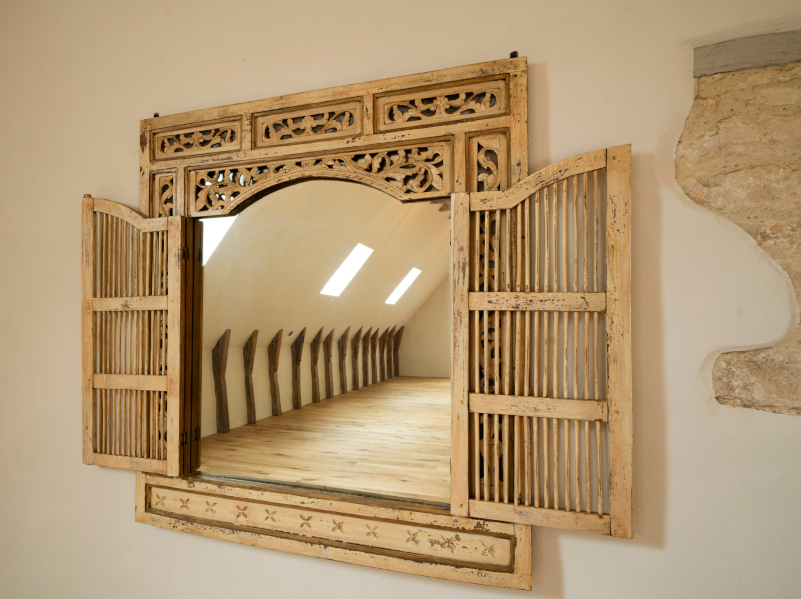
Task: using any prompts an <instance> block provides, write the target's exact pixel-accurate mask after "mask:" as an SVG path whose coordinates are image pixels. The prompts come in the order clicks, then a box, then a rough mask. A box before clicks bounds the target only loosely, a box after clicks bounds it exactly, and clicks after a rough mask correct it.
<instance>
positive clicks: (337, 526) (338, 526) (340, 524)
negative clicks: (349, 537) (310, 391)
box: [331, 518, 345, 533]
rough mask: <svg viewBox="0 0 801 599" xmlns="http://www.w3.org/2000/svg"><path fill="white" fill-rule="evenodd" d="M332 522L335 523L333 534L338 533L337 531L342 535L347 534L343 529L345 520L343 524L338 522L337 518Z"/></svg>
mask: <svg viewBox="0 0 801 599" xmlns="http://www.w3.org/2000/svg"><path fill="white" fill-rule="evenodd" d="M331 522H333V523H334V528H332V529H331V532H336V531H339V532H341V533H344V532H345V530H344V529H343V528H342V526H343V525H344V524H345V521H344V520H343V521H342V522H337V521H336V518H335V519H333V520H331Z"/></svg>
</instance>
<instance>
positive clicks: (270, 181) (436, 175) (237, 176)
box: [190, 142, 452, 214]
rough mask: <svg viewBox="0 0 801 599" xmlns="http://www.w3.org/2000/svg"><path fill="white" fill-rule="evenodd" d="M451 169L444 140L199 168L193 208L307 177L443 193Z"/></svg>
mask: <svg viewBox="0 0 801 599" xmlns="http://www.w3.org/2000/svg"><path fill="white" fill-rule="evenodd" d="M450 171H451V150H450V146H449V145H448V144H446V143H443V142H435V143H429V144H420V145H414V146H408V145H406V146H401V147H398V148H383V149H378V150H351V151H350V152H337V153H332V154H328V155H324V156H321V157H318V158H309V159H305V158H300V159H290V160H280V161H272V162H264V163H256V164H252V165H246V166H236V167H231V168H215V169H212V170H209V169H203V170H193V171H191V172H190V188H191V189H192V190H193V196H194V200H193V214H204V213H206V212H213V211H223V210H227V209H230V208H232V207H233V206H235V205H237V204H239V203H241V202H242V201H244V200H245V199H247V198H248V197H250V196H252V195H253V194H254V193H256V192H258V191H260V190H262V189H266V188H267V187H270V186H272V185H278V184H280V183H283V182H286V181H289V180H293V179H298V178H303V177H311V178H313V177H320V178H326V177H328V178H343V179H348V178H351V179H353V180H357V181H361V182H368V181H369V182H371V183H372V184H373V185H374V186H375V187H378V188H379V189H383V190H385V191H387V192H388V193H392V194H393V195H396V196H398V195H400V196H402V197H408V198H410V199H414V198H420V199H425V198H428V197H441V196H443V195H447V194H449V193H450V191H451V188H452V182H451V174H450Z"/></svg>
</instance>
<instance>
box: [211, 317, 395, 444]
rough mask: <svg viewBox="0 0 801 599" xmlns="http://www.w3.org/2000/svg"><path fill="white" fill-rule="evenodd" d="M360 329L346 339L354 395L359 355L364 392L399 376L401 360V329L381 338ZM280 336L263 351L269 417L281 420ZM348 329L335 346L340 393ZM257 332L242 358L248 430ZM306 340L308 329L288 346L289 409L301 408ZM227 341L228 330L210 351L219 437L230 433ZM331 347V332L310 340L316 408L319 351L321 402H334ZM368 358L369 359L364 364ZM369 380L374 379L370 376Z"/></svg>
mask: <svg viewBox="0 0 801 599" xmlns="http://www.w3.org/2000/svg"><path fill="white" fill-rule="evenodd" d="M362 328H363V327H359V330H358V331H356V333H355V334H354V335H353V337H352V338H351V339H350V346H351V366H352V372H351V381H352V384H353V390H354V391H355V390H357V389H358V388H359V354H360V351H359V350H360V349H361V355H362V368H361V371H362V379H361V381H362V384H361V386H362V387H366V386H367V385H370V384H375V383H377V382H379V381H384V380H387V379H391V378H394V377H396V376H399V373H400V359H399V357H398V348H400V344H401V339H402V338H403V329H404V328H405V327H400V328H399V329H398V328H396V327H392V328H391V329H390V328H387V329H386V330H385V331H384V332H383V333H381V335H379V334H378V333H379V329H377V328H376V329H375V331H373V328H372V327H370V328H369V329H367V332H366V333H365V334H364V335H362ZM283 333H284V330H283V329H281V330H280V331H278V332H277V333H276V334H275V337H273V340H272V341H271V342H270V345H268V346H267V361H268V363H269V367H268V374H269V379H270V398H271V400H272V415H273V416H280V415H281V412H282V410H281V390H280V388H279V386H278V359H279V358H280V355H281V337H282V336H283ZM349 334H350V327H348V328H347V329H345V332H344V333H342V336H341V337H340V338H339V340H337V349H338V352H339V392H340V393H347V392H348V381H347V372H346V369H345V360H346V358H347V353H348V335H349ZM258 336H259V331H258V329H257V330H254V331H253V333H251V335H250V337H249V338H248V340H247V343H245V346H244V347H243V349H242V352H243V354H244V358H245V402H246V404H247V419H248V424H254V423H255V422H256V396H255V393H254V391H253V363H254V360H255V357H256V340H257V339H258ZM305 338H306V328H305V327H304V329H303V330H302V331H301V332H300V333H299V334H298V336H297V338H296V339H295V341H293V342H292V346H291V347H292V350H291V355H292V408H293V409H296V410H299V409H300V408H301V395H300V360H301V356H302V354H303V342H304V340H305ZM230 339H231V329H227V330H226V331H225V333H223V334H222V336H221V337H220V339H219V340H218V341H217V343H216V345H215V346H214V348H213V349H212V350H211V359H212V372H213V373H214V395H215V397H216V398H217V432H218V433H227V432H229V431H230V430H231V427H230V424H229V420H228V390H227V386H226V383H225V370H226V367H227V365H228V343H229V341H230ZM333 341H334V331H333V330H331V331H330V332H329V333H328V335H327V336H326V337H325V339H323V329H322V328H321V329H320V330H319V331H318V332H317V334H316V335H315V336H314V339H312V341H311V344H310V350H311V376H312V403H319V402H320V379H319V374H318V371H317V362H318V358H319V357H320V346H321V345H322V347H323V357H324V364H325V398H326V399H333V398H334V372H333V364H332V354H333V351H332V346H333ZM368 354H369V356H370V359H369V360H368ZM371 374H372V376H370V375H371Z"/></svg>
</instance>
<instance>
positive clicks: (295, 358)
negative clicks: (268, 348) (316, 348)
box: [292, 327, 306, 410]
mask: <svg viewBox="0 0 801 599" xmlns="http://www.w3.org/2000/svg"><path fill="white" fill-rule="evenodd" d="M305 339H306V327H303V330H302V331H301V332H300V333H298V336H297V337H296V338H295V340H294V341H293V342H292V408H293V409H295V410H299V409H300V408H301V397H300V360H301V358H302V357H303V342H304V341H305Z"/></svg>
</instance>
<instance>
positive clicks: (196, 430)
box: [195, 427, 200, 441]
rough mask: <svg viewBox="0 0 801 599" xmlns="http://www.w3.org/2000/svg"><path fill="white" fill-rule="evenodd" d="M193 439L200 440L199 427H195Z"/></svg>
mask: <svg viewBox="0 0 801 599" xmlns="http://www.w3.org/2000/svg"><path fill="white" fill-rule="evenodd" d="M195 441H200V427H197V428H196V429H195Z"/></svg>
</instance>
